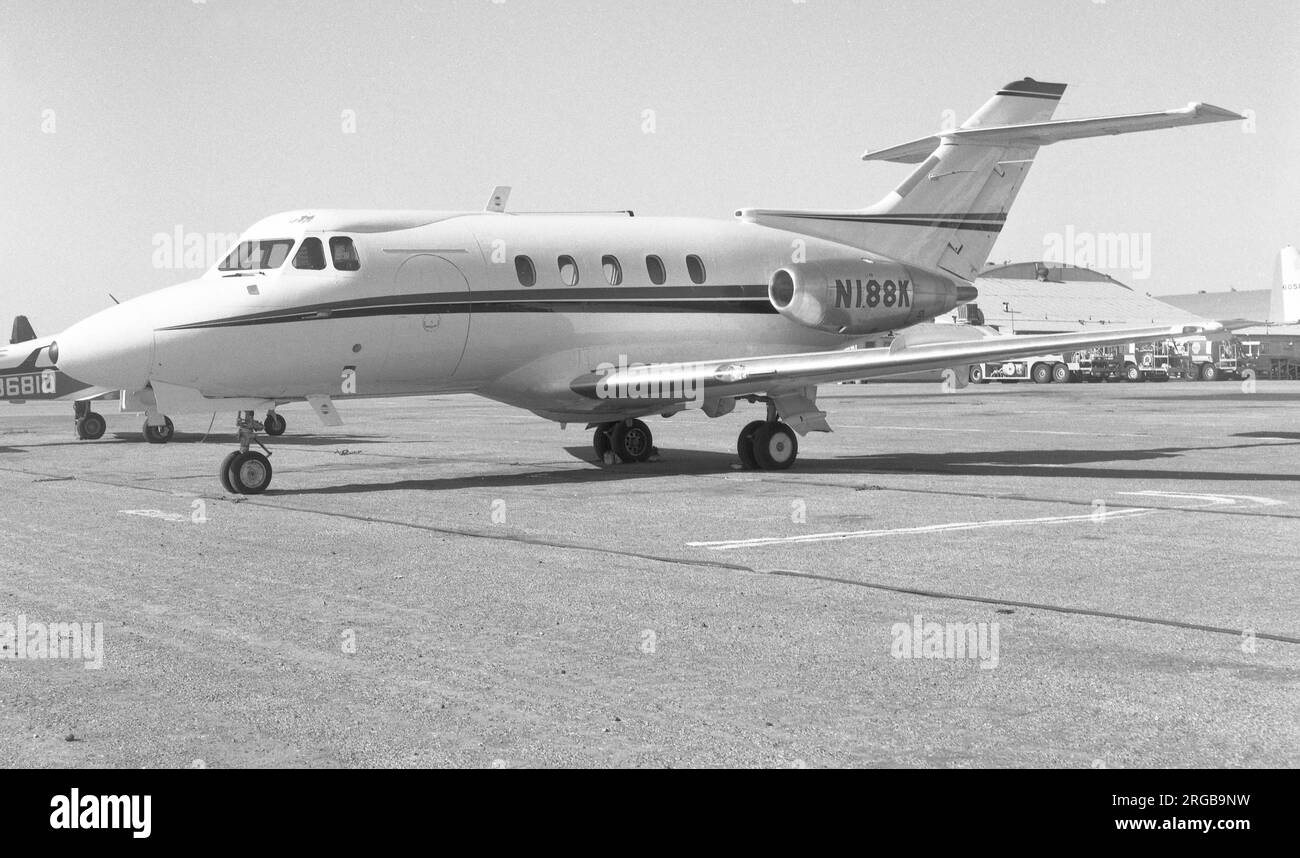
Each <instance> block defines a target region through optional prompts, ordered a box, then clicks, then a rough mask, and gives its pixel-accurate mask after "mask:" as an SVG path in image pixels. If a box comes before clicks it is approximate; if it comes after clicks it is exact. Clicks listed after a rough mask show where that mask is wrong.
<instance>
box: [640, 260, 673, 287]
mask: <svg viewBox="0 0 1300 858" xmlns="http://www.w3.org/2000/svg"><path fill="white" fill-rule="evenodd" d="M645 270H646V273H647V274H649V275H650V282H651V283H653V284H655V285H656V286H662V285H664V283H665V282H666V281H667V280H668V274H667V272H666V271H664V261H663V260H662V259H660V258H659V257H658V256H647V257H646V258H645Z"/></svg>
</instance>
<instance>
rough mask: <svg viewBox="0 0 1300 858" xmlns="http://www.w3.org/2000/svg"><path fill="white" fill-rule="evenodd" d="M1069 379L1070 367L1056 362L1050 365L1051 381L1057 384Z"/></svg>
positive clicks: (1064, 382)
mask: <svg viewBox="0 0 1300 858" xmlns="http://www.w3.org/2000/svg"><path fill="white" fill-rule="evenodd" d="M1069 380H1070V368H1069V367H1068V366H1066V365H1065V364H1063V363H1058V364H1056V365H1054V366H1053V367H1052V381H1054V382H1056V383H1057V384H1066V383H1067V382H1069Z"/></svg>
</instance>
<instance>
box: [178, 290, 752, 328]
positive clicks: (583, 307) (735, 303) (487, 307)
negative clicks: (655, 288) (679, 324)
mask: <svg viewBox="0 0 1300 858" xmlns="http://www.w3.org/2000/svg"><path fill="white" fill-rule="evenodd" d="M763 288H764V291H766V287H763ZM465 294H466V297H465V298H458V299H455V300H446V299H445V298H444V300H439V301H429V300H424V301H419V302H406V301H403V302H401V303H393V301H392V299H391V298H389V299H386V302H385V303H383V304H377V303H369V302H366V303H362V302H354V303H348V304H342V305H335V306H331V307H329V308H328V309H325V308H295V309H288V310H281V311H277V312H272V313H261V314H257V315H252V316H235V317H231V318H227V319H212V320H209V321H204V322H192V323H190V324H186V325H173V326H171V327H167V328H163V329H162V330H165V331H183V330H195V329H200V328H232V327H243V326H250V325H279V324H286V323H290V322H321V321H328V320H330V319H357V318H367V317H375V316H411V315H422V314H430V313H437V314H447V315H455V314H463V313H470V314H489V313H621V314H629V315H630V314H637V313H705V314H721V313H726V314H734V313H750V314H753V313H759V314H772V313H776V312H777V310H776V308H775V307H773V306H772V304H771V302H770V301H769V300H768V299H767V296H766V294H764V295H763V296H762V297H758V296H754V297H745V298H731V299H718V298H694V299H680V298H678V299H673V298H666V299H664V300H649V299H646V298H624V299H617V300H609V299H603V300H602V299H591V298H581V297H574V298H564V299H546V298H543V299H541V300H520V299H505V298H493V299H489V300H480V299H476V298H475V297H474V296H473V294H472V293H465Z"/></svg>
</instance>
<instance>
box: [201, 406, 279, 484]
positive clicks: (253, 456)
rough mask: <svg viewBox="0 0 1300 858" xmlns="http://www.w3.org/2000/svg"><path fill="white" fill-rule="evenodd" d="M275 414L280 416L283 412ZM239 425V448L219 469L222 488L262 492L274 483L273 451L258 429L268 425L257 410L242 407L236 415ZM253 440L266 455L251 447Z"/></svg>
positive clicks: (236, 423) (237, 424) (225, 459)
mask: <svg viewBox="0 0 1300 858" xmlns="http://www.w3.org/2000/svg"><path fill="white" fill-rule="evenodd" d="M268 416H269V415H268ZM275 416H277V417H279V415H275ZM280 420H281V421H283V420H284V418H282V417H281V418H280ZM235 427H236V428H237V430H238V432H239V449H238V450H236V451H234V452H233V453H230V454H228V455H227V456H226V458H224V459H222V460H221V468H220V469H219V470H218V471H217V476H218V477H219V478H220V480H221V486H222V488H224V489H225V490H226V491H228V492H231V493H232V494H241V495H260V494H261V493H262V492H264V491H266V487H267V486H269V485H271V460H270V459H269V458H267V456H270V455H271V451H270V450H267V449H266V445H265V444H263V443H262V442H261V441H258V440H257V433H258V431H259V430H261V429H265V428H266V426H265V424H263V423H259V422H258V421H257V420H254V419H253V412H251V411H241V412H240V413H239V416H238V417H236V418H235ZM268 431H269V430H268ZM283 431H284V429H283V427H282V428H281V429H280V432H283ZM270 434H274V435H278V434H279V433H278V432H272V433H270ZM253 444H256V445H257V446H259V447H261V448H262V449H263V450H266V455H262V454H261V453H259V452H257V451H256V450H250V449H249V447H251V446H252V445H253Z"/></svg>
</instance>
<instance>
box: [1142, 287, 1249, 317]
mask: <svg viewBox="0 0 1300 858" xmlns="http://www.w3.org/2000/svg"><path fill="white" fill-rule="evenodd" d="M1272 294H1273V293H1272V292H1270V291H1269V290H1268V289H1250V290H1247V291H1245V292H1237V291H1236V290H1233V291H1231V292H1197V293H1195V294H1193V295H1161V296H1160V300H1161V301H1164V302H1165V303H1166V304H1172V305H1173V306H1175V307H1179V308H1181V309H1183V310H1186V311H1187V312H1189V313H1195V314H1197V315H1198V316H1204V317H1205V318H1207V319H1219V320H1227V319H1258V320H1259V321H1261V322H1262V321H1264V320H1265V319H1267V318H1268V316H1269V302H1270V300H1271V299H1272Z"/></svg>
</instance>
